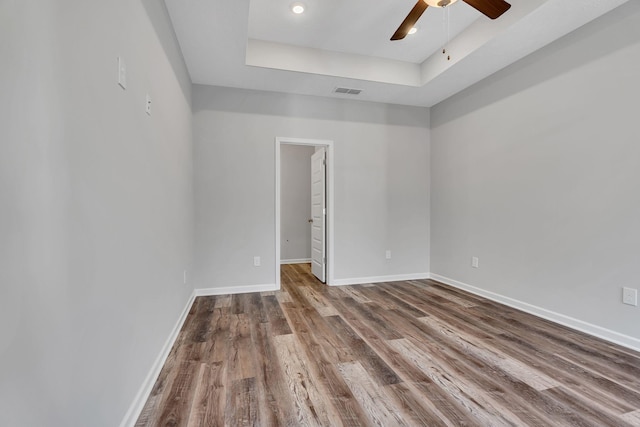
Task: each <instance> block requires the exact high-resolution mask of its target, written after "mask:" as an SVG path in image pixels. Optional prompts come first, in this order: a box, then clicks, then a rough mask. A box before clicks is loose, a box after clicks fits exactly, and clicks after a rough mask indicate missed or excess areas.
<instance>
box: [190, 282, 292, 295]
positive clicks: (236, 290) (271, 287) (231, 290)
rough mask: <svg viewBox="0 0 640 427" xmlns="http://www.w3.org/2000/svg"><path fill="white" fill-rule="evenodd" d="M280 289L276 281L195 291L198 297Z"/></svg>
mask: <svg viewBox="0 0 640 427" xmlns="http://www.w3.org/2000/svg"><path fill="white" fill-rule="evenodd" d="M278 290H280V286H279V285H276V284H275V283H269V284H266V285H247V286H228V287H225V288H202V289H196V290H195V291H194V292H195V294H196V296H197V297H207V296H212V295H233V294H250V293H252V292H271V291H278Z"/></svg>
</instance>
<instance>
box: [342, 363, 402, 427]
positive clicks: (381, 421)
mask: <svg viewBox="0 0 640 427" xmlns="http://www.w3.org/2000/svg"><path fill="white" fill-rule="evenodd" d="M338 370H339V371H340V374H341V375H342V377H343V378H344V379H345V381H346V382H347V385H348V386H349V388H350V389H351V392H352V393H353V395H354V396H355V398H356V400H357V401H358V402H359V403H360V405H361V406H362V408H363V409H364V413H365V414H366V415H367V417H368V418H369V423H370V424H371V425H378V426H392V425H393V426H407V425H408V424H407V423H406V421H405V420H404V418H403V416H402V411H401V410H400V409H399V408H396V407H395V403H394V402H393V401H392V400H391V399H389V397H388V396H387V395H386V392H385V391H384V389H382V388H380V387H378V385H376V384H375V383H374V381H373V380H372V379H371V377H370V376H369V375H368V374H367V372H366V371H365V370H364V368H363V367H362V365H361V364H360V363H359V362H351V363H340V364H338Z"/></svg>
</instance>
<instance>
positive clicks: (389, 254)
mask: <svg viewBox="0 0 640 427" xmlns="http://www.w3.org/2000/svg"><path fill="white" fill-rule="evenodd" d="M384 256H385V258H387V259H391V251H390V250H389V249H387V251H386V252H385V254H384Z"/></svg>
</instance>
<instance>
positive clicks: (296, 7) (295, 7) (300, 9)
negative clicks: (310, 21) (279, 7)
mask: <svg viewBox="0 0 640 427" xmlns="http://www.w3.org/2000/svg"><path fill="white" fill-rule="evenodd" d="M304 9H305V7H304V4H303V3H300V2H295V3H291V12H293V13H295V14H296V15H300V14H301V13H304Z"/></svg>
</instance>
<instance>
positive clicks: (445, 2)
mask: <svg viewBox="0 0 640 427" xmlns="http://www.w3.org/2000/svg"><path fill="white" fill-rule="evenodd" d="M423 1H424V2H425V3H426V4H428V5H429V6H431V7H447V6H449V5H450V4H453V3H455V2H456V1H458V0H423Z"/></svg>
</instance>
